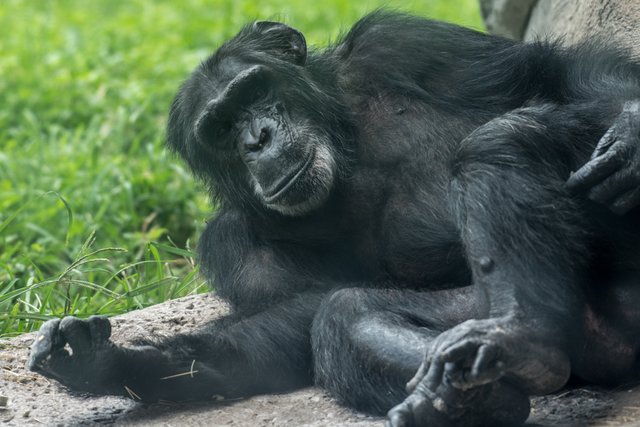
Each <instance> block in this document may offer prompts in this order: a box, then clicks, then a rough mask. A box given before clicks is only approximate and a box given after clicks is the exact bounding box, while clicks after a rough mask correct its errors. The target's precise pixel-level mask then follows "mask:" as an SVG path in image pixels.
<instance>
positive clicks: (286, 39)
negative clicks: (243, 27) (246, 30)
mask: <svg viewBox="0 0 640 427" xmlns="http://www.w3.org/2000/svg"><path fill="white" fill-rule="evenodd" d="M253 30H254V31H256V32H258V33H260V34H261V35H262V36H263V39H262V41H265V42H267V46H269V47H270V48H271V49H273V53H274V54H276V55H278V56H280V57H282V59H285V60H287V61H291V62H293V63H294V64H296V65H304V63H305V61H306V60H307V41H306V40H305V39H304V36H303V35H302V33H301V32H300V31H298V30H296V29H293V28H291V27H289V26H288V25H285V24H282V23H280V22H272V21H256V22H254V23H253ZM268 42H271V43H268Z"/></svg>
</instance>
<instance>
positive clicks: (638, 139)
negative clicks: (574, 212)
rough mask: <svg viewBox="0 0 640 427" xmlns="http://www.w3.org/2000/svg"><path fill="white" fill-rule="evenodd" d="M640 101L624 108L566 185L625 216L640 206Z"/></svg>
mask: <svg viewBox="0 0 640 427" xmlns="http://www.w3.org/2000/svg"><path fill="white" fill-rule="evenodd" d="M639 146H640V101H629V102H626V103H625V104H624V106H623V109H622V113H620V115H619V116H618V118H617V119H616V121H615V122H614V123H613V126H611V128H609V130H608V131H607V132H606V133H605V134H604V136H603V137H602V138H601V139H600V141H599V142H598V145H597V147H596V149H595V151H594V152H593V155H592V156H591V159H590V160H589V161H588V162H587V163H586V164H585V165H584V166H582V167H581V168H580V169H579V170H578V171H576V172H575V173H574V174H572V175H571V176H570V177H569V180H568V181H567V187H568V188H569V189H571V190H573V191H579V192H586V193H587V196H588V197H589V198H590V199H591V200H593V201H595V202H599V203H602V204H605V205H607V206H609V208H610V209H611V210H612V211H614V212H616V213H618V214H624V213H626V212H628V211H629V210H631V209H633V208H634V207H636V206H638V204H640V147H639Z"/></svg>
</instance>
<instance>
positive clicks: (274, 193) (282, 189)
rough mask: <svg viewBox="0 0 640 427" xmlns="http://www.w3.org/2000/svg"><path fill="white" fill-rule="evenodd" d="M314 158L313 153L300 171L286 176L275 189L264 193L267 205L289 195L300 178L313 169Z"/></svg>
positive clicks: (296, 170) (295, 170)
mask: <svg viewBox="0 0 640 427" xmlns="http://www.w3.org/2000/svg"><path fill="white" fill-rule="evenodd" d="M314 158H315V155H314V153H313V152H311V153H310V154H309V156H308V157H307V160H305V162H304V163H303V164H302V166H300V168H299V169H294V170H293V171H291V172H290V173H288V174H287V175H285V176H284V178H282V179H281V180H279V181H278V182H277V183H276V184H275V185H274V186H273V188H271V189H269V190H268V191H263V192H262V197H263V198H264V201H265V202H266V203H267V204H272V203H274V202H275V201H276V200H278V198H280V197H281V196H283V195H284V194H285V193H287V191H289V189H290V188H291V187H292V186H293V185H294V184H295V183H296V182H297V181H298V180H299V179H300V177H301V176H303V175H304V174H305V173H306V172H307V170H309V167H311V165H312V164H313V160H314Z"/></svg>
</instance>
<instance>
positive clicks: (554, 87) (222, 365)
mask: <svg viewBox="0 0 640 427" xmlns="http://www.w3.org/2000/svg"><path fill="white" fill-rule="evenodd" d="M638 100H640V65H639V64H637V63H634V62H633V61H631V60H630V59H629V58H628V55H627V53H626V52H624V51H620V50H616V49H612V48H607V47H605V46H604V45H599V44H597V43H590V44H585V45H580V46H576V47H562V46H560V45H558V44H556V43H553V42H536V43H530V44H523V43H517V42H514V41H510V40H506V39H503V38H499V37H494V36H491V35H487V34H482V33H479V32H475V31H472V30H468V29H464V28H459V27H457V26H453V25H449V24H444V23H440V22H434V21H430V20H426V19H422V18H417V17H412V16H406V15H403V14H396V13H390V12H384V11H379V12H375V13H373V14H371V15H368V16H366V17H365V18H363V19H362V20H360V21H359V22H358V23H357V24H355V26H354V27H353V28H352V29H351V30H350V32H348V33H347V34H346V35H345V36H344V37H343V38H342V39H341V40H340V41H338V42H337V43H336V44H335V45H333V46H331V47H329V48H327V49H325V50H322V51H317V52H312V53H309V54H308V52H307V47H306V42H305V39H304V37H303V35H302V34H301V33H300V32H298V31H297V30H294V29H292V28H290V27H288V26H286V25H284V24H280V23H275V22H266V21H262V22H256V23H254V24H252V25H248V26H246V27H245V28H243V29H242V30H241V31H240V32H239V33H238V35H236V36H235V37H234V38H233V39H231V40H230V41H228V42H227V43H225V44H224V45H222V46H221V47H220V48H219V49H218V50H217V51H216V52H215V53H214V54H213V55H212V56H211V57H210V58H208V59H207V60H206V61H204V62H203V63H202V64H201V65H200V66H198V68H197V69H196V70H195V72H194V73H193V74H192V75H191V77H190V78H189V79H188V80H187V81H186V83H184V85H183V86H182V88H181V89H180V91H179V93H178V95H177V97H176V99H175V101H174V103H173V106H172V108H171V113H170V117H169V125H168V144H169V147H170V148H171V149H173V150H174V151H175V152H177V153H178V154H179V155H180V156H182V157H183V158H184V159H185V160H186V162H187V163H188V165H189V166H190V167H191V168H192V169H193V171H194V173H195V174H196V175H197V176H198V177H199V178H201V179H202V180H203V181H204V182H205V183H206V184H207V185H208V187H209V188H210V190H211V194H212V196H213V198H214V199H215V200H216V202H217V203H218V205H219V210H218V212H217V216H216V217H215V219H213V220H211V221H210V222H209V223H208V224H207V227H206V230H205V231H204V233H203V235H202V237H201V239H200V243H199V256H200V265H201V268H202V271H203V272H204V274H205V275H206V277H207V279H208V280H209V281H210V282H211V284H213V285H214V286H215V289H216V292H217V293H218V295H220V296H222V297H224V298H226V299H227V300H228V301H229V302H230V303H231V305H232V307H233V312H232V314H230V315H229V316H226V317H224V318H222V319H217V320H213V321H212V322H210V323H207V324H204V325H203V326H202V328H200V329H198V330H197V331H194V332H192V333H189V334H184V335H177V336H174V337H172V338H170V339H165V340H160V341H158V342H147V343H144V344H141V345H139V346H132V347H122V346H116V345H115V344H113V343H112V342H111V341H110V340H109V336H110V325H109V322H108V321H107V320H106V319H104V318H101V317H92V318H89V319H87V320H80V319H76V318H73V317H66V318H64V319H62V320H51V321H49V322H47V323H45V324H44V325H43V326H42V329H41V330H40V332H39V334H38V336H37V338H36V341H35V343H34V345H33V349H32V355H31V360H30V367H31V369H33V370H35V371H38V372H40V373H42V374H43V375H46V376H48V377H50V378H54V379H56V380H58V381H60V382H61V383H63V384H65V385H67V386H69V387H71V388H73V389H78V390H85V391H89V392H93V393H99V394H119V395H129V396H131V397H133V398H135V399H139V400H143V401H154V400H158V399H164V400H172V401H176V400H198V399H199V400H206V399H211V398H212V397H213V396H220V395H221V396H224V397H226V398H236V397H243V396H249V395H252V394H256V393H269V392H279V391H284V390H290V389H294V388H296V387H301V386H304V385H307V384H311V383H312V381H315V383H316V384H319V385H320V386H322V387H325V388H326V389H327V390H329V391H330V392H331V393H332V394H333V395H334V396H336V397H337V398H338V399H339V400H340V401H341V402H343V403H345V404H347V405H350V406H352V407H354V408H357V409H359V410H363V411H369V412H373V413H385V412H387V411H389V414H388V416H389V421H388V423H389V425H391V426H404V425H420V426H422V425H429V426H439V425H485V426H486V425H501V424H503V425H504V424H518V423H522V422H523V421H524V420H525V419H526V418H527V416H528V413H529V400H528V396H529V395H534V394H540V393H547V392H551V391H554V390H557V389H558V388H560V387H562V386H563V385H564V384H565V383H566V381H567V379H568V378H569V375H570V374H573V375H575V376H576V377H580V378H582V379H583V380H587V381H593V382H598V383H615V382H619V381H623V380H629V379H632V378H638V373H639V369H638V368H639V364H638V350H639V344H640V340H638V334H639V333H640V286H639V283H638V280H639V278H640V212H639V211H640V210H639V209H635V207H636V206H637V205H638V203H639V201H640V185H639V183H640V168H639V166H638V165H639V158H640V153H639V152H638V150H637V146H638V144H639V143H640V138H639V137H640V103H639V101H638ZM574 171H577V172H575V173H574ZM69 347H70V348H71V350H72V351H71V352H70V351H68V348H69ZM416 372H417V373H416ZM407 382H408V384H407Z"/></svg>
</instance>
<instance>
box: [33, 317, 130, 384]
mask: <svg viewBox="0 0 640 427" xmlns="http://www.w3.org/2000/svg"><path fill="white" fill-rule="evenodd" d="M110 336H111V324H110V323H109V320H107V319H106V318H105V317H100V316H92V317H90V318H88V319H87V320H81V319H78V318H76V317H65V318H64V319H62V320H60V319H53V320H49V321H47V322H46V323H45V324H44V325H42V327H41V328H40V330H39V331H38V334H37V335H36V339H35V341H34V343H33V345H32V346H31V356H30V358H29V369H31V370H32V371H34V372H38V373H40V374H42V375H44V376H46V377H49V378H53V379H55V380H57V381H59V382H60V383H62V384H64V385H65V386H68V387H70V388H72V389H74V390H80V391H89V392H96V393H109V392H112V391H113V390H112V389H113V388H114V387H116V384H115V381H116V379H115V378H114V377H113V370H114V366H115V365H116V363H117V361H118V359H119V356H120V354H121V349H120V348H119V347H117V346H116V345H115V344H114V343H113V342H111V341H110V340H109V337H110ZM123 391H124V390H123Z"/></svg>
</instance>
